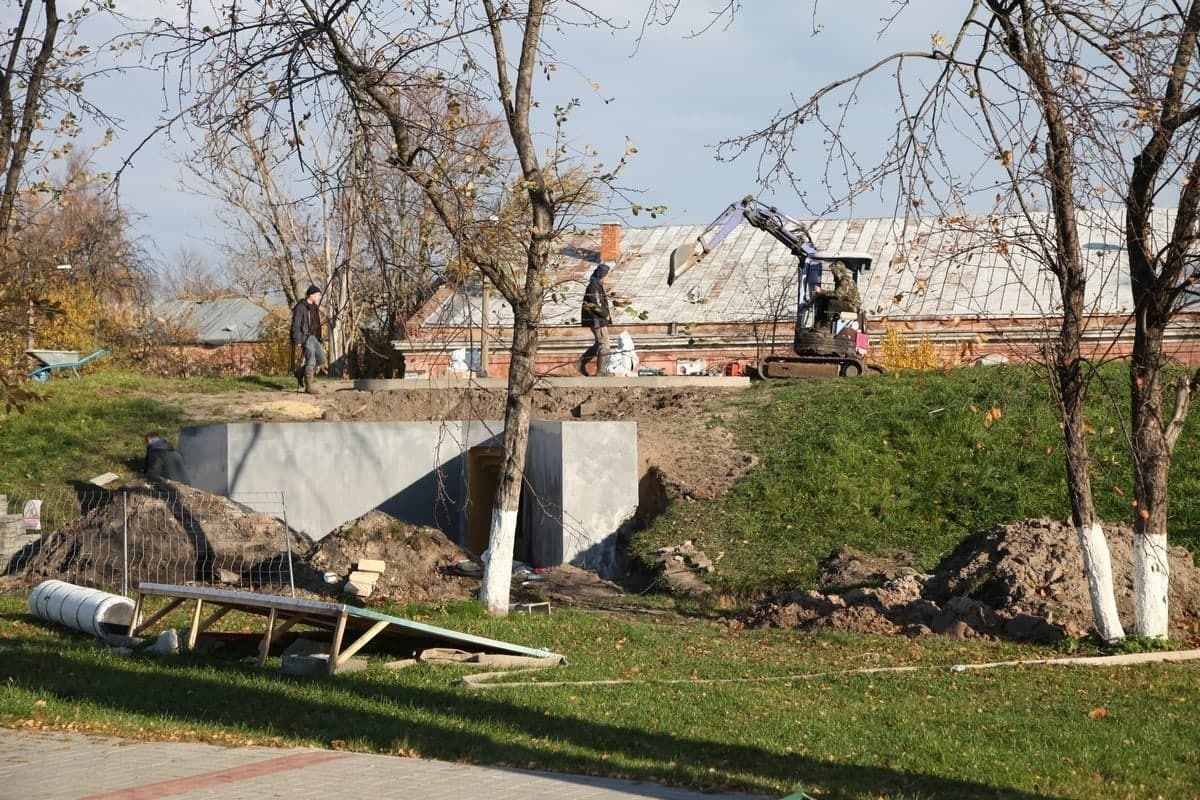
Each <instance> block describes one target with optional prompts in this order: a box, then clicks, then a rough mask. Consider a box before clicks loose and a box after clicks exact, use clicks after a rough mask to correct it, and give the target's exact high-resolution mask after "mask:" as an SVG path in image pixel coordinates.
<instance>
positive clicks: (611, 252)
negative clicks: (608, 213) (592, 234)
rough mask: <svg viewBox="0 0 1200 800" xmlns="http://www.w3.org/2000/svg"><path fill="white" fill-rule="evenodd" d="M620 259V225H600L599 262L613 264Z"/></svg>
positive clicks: (603, 223)
mask: <svg viewBox="0 0 1200 800" xmlns="http://www.w3.org/2000/svg"><path fill="white" fill-rule="evenodd" d="M620 257H621V223H619V222H602V223H600V260H601V261H604V262H606V263H609V264H615V263H617V259H619V258H620Z"/></svg>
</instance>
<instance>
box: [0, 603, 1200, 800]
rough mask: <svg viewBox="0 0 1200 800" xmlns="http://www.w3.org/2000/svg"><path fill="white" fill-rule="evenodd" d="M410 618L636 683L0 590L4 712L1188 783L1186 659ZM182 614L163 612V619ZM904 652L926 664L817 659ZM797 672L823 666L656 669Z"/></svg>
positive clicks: (143, 728) (615, 757) (1104, 785)
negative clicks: (376, 655) (244, 637)
mask: <svg viewBox="0 0 1200 800" xmlns="http://www.w3.org/2000/svg"><path fill="white" fill-rule="evenodd" d="M417 616H419V617H420V618H422V619H425V620H428V621H430V622H433V623H434V624H439V625H444V626H446V627H451V628H455V629H459V630H467V631H471V632H477V633H482V634H485V635H490V636H495V637H500V638H505V639H507V640H510V641H515V642H520V643H523V644H531V645H537V646H544V647H549V648H552V649H555V650H557V651H559V652H562V653H564V654H566V655H567V656H568V657H569V659H570V661H571V664H570V666H567V667H563V668H559V669H556V670H553V671H550V672H543V673H539V674H536V675H535V676H530V675H525V676H515V677H514V678H513V679H514V680H524V681H537V680H546V681H549V680H554V681H559V680H566V681H587V680H596V679H604V678H614V677H617V678H629V679H633V680H635V681H642V682H636V683H630V684H624V685H616V686H564V687H544V688H539V687H536V686H528V687H521V688H505V689H492V690H487V691H482V692H472V691H469V690H466V689H463V688H460V687H458V686H456V685H455V684H454V681H455V679H456V678H457V677H458V676H460V675H462V674H464V672H465V670H464V669H463V668H460V667H442V666H429V665H417V666H415V667H411V668H409V669H407V670H404V671H401V672H389V671H387V670H384V669H382V667H381V666H380V663H379V661H378V660H376V661H374V662H373V663H372V667H371V668H370V669H369V670H368V671H366V672H363V673H356V674H353V675H346V676H341V677H339V678H337V679H335V680H334V681H302V680H293V679H287V678H283V677H280V676H279V675H278V673H277V672H276V671H275V670H274V669H266V670H260V669H258V668H257V667H255V666H254V665H253V658H252V655H251V654H250V653H249V652H246V653H244V654H243V655H242V656H241V657H240V658H238V657H236V656H235V654H232V653H228V654H224V655H219V656H218V655H212V656H198V655H184V656H179V657H157V658H156V657H152V656H135V657H120V656H116V655H113V654H112V653H110V652H109V651H108V650H107V649H106V648H105V647H103V646H102V645H100V644H99V643H97V642H95V641H93V640H90V639H86V638H83V637H80V636H76V635H73V634H70V633H67V632H65V631H61V630H58V629H54V628H50V627H47V626H44V625H42V624H41V623H38V622H36V621H34V620H32V619H31V618H30V617H29V616H28V615H27V614H26V612H25V610H24V608H23V604H22V602H21V601H20V600H19V599H17V598H4V599H2V600H0V678H2V679H3V681H2V682H0V724H2V725H7V726H14V727H23V728H30V727H32V728H51V729H66V730H84V731H91V732H96V733H106V734H112V735H119V736H127V737H134V738H149V739H178V738H183V739H194V740H203V741H213V742H219V743H227V744H234V745H236V744H250V743H255V744H272V745H288V744H300V745H315V746H320V747H333V748H344V749H352V750H359V751H368V752H378V753H393V754H399V755H417V756H424V757H429V758H439V759H447V760H451V761H465V762H473V763H482V764H502V765H510V766H516V767H528V768H540V769H549V770H558V771H567V772H575V773H583V774H602V775H611V776H624V777H631V778H639V779H650V780H656V781H663V782H668V783H673V784H680V785H687V786H693V787H702V788H714V789H715V788H730V789H739V790H744V791H750V792H757V793H761V794H764V795H767V796H779V795H783V794H786V793H788V792H791V791H793V790H797V789H803V790H804V791H807V792H809V793H810V794H813V795H815V796H820V797H835V798H842V797H846V798H849V797H855V798H916V797H922V798H929V797H958V798H972V797H979V798H983V797H988V798H991V797H1026V798H1033V797H1089V798H1090V797H1148V796H1162V797H1185V796H1193V795H1194V793H1195V791H1196V787H1197V786H1198V785H1200V754H1198V753H1197V751H1196V749H1195V747H1194V744H1195V742H1196V741H1200V718H1198V717H1197V716H1196V715H1195V714H1194V713H1193V705H1194V699H1195V695H1196V688H1197V686H1198V685H1200V667H1198V666H1196V665H1152V666H1142V667H1129V668H1120V669H1104V670H1100V669H1093V668H1063V667H1050V668H1047V667H1024V668H1016V669H999V670H992V671H987V672H981V673H977V674H971V673H955V672H951V671H950V670H948V669H947V668H946V667H947V665H950V664H954V663H959V662H966V661H979V660H985V659H996V658H1014V657H1024V658H1030V657H1038V656H1041V655H1044V654H1045V651H1039V650H1035V649H1032V648H1016V647H1013V646H1009V645H1002V644H995V643H964V642H955V641H951V640H948V639H940V638H929V639H922V640H906V639H884V638H877V637H867V636H847V635H822V636H813V635H806V634H796V633H794V632H781V631H740V632H737V633H731V632H729V631H726V630H725V629H723V628H722V627H720V626H717V625H714V624H711V623H707V622H702V621H696V622H691V623H688V624H672V623H662V622H659V623H651V622H644V621H640V620H635V619H632V618H625V617H617V616H612V615H596V614H587V613H579V612H570V611H566V612H561V613H555V614H553V615H550V616H541V615H538V616H518V617H513V618H510V619H507V620H490V619H485V618H483V617H482V616H481V615H480V613H479V612H478V611H477V610H476V609H474V608H473V607H469V606H455V607H448V608H443V609H428V610H425V611H424V612H418V614H417ZM184 620H185V617H184V614H183V613H181V612H180V613H177V616H176V617H175V620H174V621H175V622H176V623H177V624H181V625H186V622H185V621H184ZM241 624H244V621H238V620H236V619H235V620H233V621H232V622H231V623H229V627H232V628H234V629H236V628H238V626H239V625H241ZM260 626H261V623H260V624H259V627H260ZM275 661H276V663H277V660H275ZM902 664H911V665H925V666H928V667H929V668H928V669H924V670H921V671H918V672H915V673H900V674H874V675H839V674H834V673H837V672H838V671H843V670H848V669H853V668H857V667H876V666H891V665H902ZM272 666H274V664H272ZM813 673H826V674H824V675H817V676H816V677H811V678H793V679H782V680H773V681H759V682H727V683H703V682H683V683H663V682H661V681H664V680H684V681H689V679H708V678H726V679H728V678H751V679H752V678H765V677H780V676H789V675H792V676H794V675H804V674H813ZM1096 709H1104V712H1103V714H1102V715H1101V712H1097V711H1096Z"/></svg>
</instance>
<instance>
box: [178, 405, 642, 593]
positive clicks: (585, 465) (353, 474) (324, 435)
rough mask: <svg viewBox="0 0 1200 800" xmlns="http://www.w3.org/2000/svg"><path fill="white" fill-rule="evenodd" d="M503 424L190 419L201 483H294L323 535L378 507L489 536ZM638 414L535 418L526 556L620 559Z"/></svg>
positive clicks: (308, 517)
mask: <svg viewBox="0 0 1200 800" xmlns="http://www.w3.org/2000/svg"><path fill="white" fill-rule="evenodd" d="M503 433H504V427H503V423H501V422H489V421H478V420H466V421H445V422H261V423H256V422H246V423H224V424H217V425H204V426H198V427H190V428H184V429H183V431H182V432H181V433H180V437H179V449H180V452H181V453H182V455H183V458H184V462H185V463H186V464H187V467H188V470H189V471H190V472H191V474H192V478H193V484H194V485H195V486H196V487H197V488H200V489H203V490H205V491H208V492H213V493H215V494H220V495H224V496H227V497H228V496H230V495H234V494H236V495H238V496H239V498H245V497H252V496H253V495H254V493H255V492H283V493H284V497H285V502H286V507H287V522H288V524H289V525H290V526H291V527H292V528H294V529H296V530H299V531H302V532H304V533H305V534H307V535H308V536H310V537H311V538H313V539H320V538H322V537H324V536H325V535H326V534H327V533H328V532H329V531H331V530H333V529H334V528H336V527H337V526H338V525H340V524H342V523H344V522H347V521H349V520H352V519H356V518H357V517H359V516H361V515H363V514H365V513H366V512H368V511H371V510H372V509H379V510H381V511H384V512H386V513H388V514H391V515H392V516H394V517H396V518H397V519H401V520H404V521H407V522H412V523H415V524H421V525H431V526H433V527H437V528H440V529H441V530H442V531H444V532H445V533H446V535H447V536H448V537H450V539H452V540H453V541H455V542H456V543H458V544H459V545H461V546H463V547H464V548H465V549H467V550H469V551H471V552H473V553H479V552H480V551H481V550H482V549H483V548H484V547H486V543H487V535H488V530H489V528H490V524H491V516H492V500H493V497H494V493H495V487H496V482H497V481H498V479H499V474H500V468H501V458H502V452H503V451H502V445H503ZM637 466H638V455H637V423H635V422H591V421H588V422H573V421H549V420H538V421H535V422H533V423H531V425H530V435H529V448H528V452H527V454H526V463H525V485H524V487H523V489H522V495H521V504H520V510H519V515H518V527H517V542H516V549H515V557H516V558H517V559H518V560H521V561H525V562H526V563H529V564H532V565H534V566H554V565H557V564H563V563H571V564H574V565H576V566H579V567H583V568H585V569H591V570H595V571H597V572H599V573H601V574H602V575H606V576H607V575H613V574H615V573H616V571H617V569H618V557H617V537H618V532H619V531H620V530H621V529H622V527H623V526H624V525H625V524H626V523H627V521H628V520H630V518H632V517H633V515H634V513H635V512H636V511H637V506H638V475H637Z"/></svg>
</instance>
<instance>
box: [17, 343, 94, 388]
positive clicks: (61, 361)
mask: <svg viewBox="0 0 1200 800" xmlns="http://www.w3.org/2000/svg"><path fill="white" fill-rule="evenodd" d="M25 354H26V355H28V356H31V357H32V358H33V359H34V360H36V361H37V362H38V363H39V364H41V365H42V366H40V367H38V368H37V369H35V370H34V371H33V372H31V373H29V377H30V378H31V379H33V380H35V381H41V382H43V383H44V382H45V381H48V380H50V377H51V375H53V374H54V371H55V370H58V369H69V370H71V372H72V373H73V374H74V375H75V377H76V378H78V377H79V368H80V367H82V366H83V365H84V364H86V363H88V362H89V361H91V360H92V359H93V358H99V357H100V356H106V355H108V351H107V350H105V349H103V348H101V349H99V350H97V351H96V352H94V353H92V354H91V355H88V356H84V357H83V358H80V357H79V353H78V352H77V351H75V350H26V351H25Z"/></svg>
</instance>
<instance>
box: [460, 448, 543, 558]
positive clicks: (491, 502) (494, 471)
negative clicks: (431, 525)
mask: <svg viewBox="0 0 1200 800" xmlns="http://www.w3.org/2000/svg"><path fill="white" fill-rule="evenodd" d="M503 465H504V448H502V447H472V448H471V449H470V450H468V451H467V537H466V549H467V550H468V551H469V552H470V553H471V554H472V555H475V556H479V555H482V554H483V551H484V550H487V547H488V535H489V534H490V533H491V529H492V511H493V509H494V508H495V500H496V487H497V486H498V485H499V483H500V471H501V469H502V467H503ZM525 491H526V487H524V486H522V487H521V499H520V501H519V502H518V505H517V509H518V511H517V535H516V542H515V545H514V547H513V558H515V559H516V560H518V561H524V562H525V563H527V564H528V563H531V561H530V559H531V557H532V547H531V542H530V536H529V532H528V531H527V530H526V525H525V513H524V507H525V503H524V496H525Z"/></svg>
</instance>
